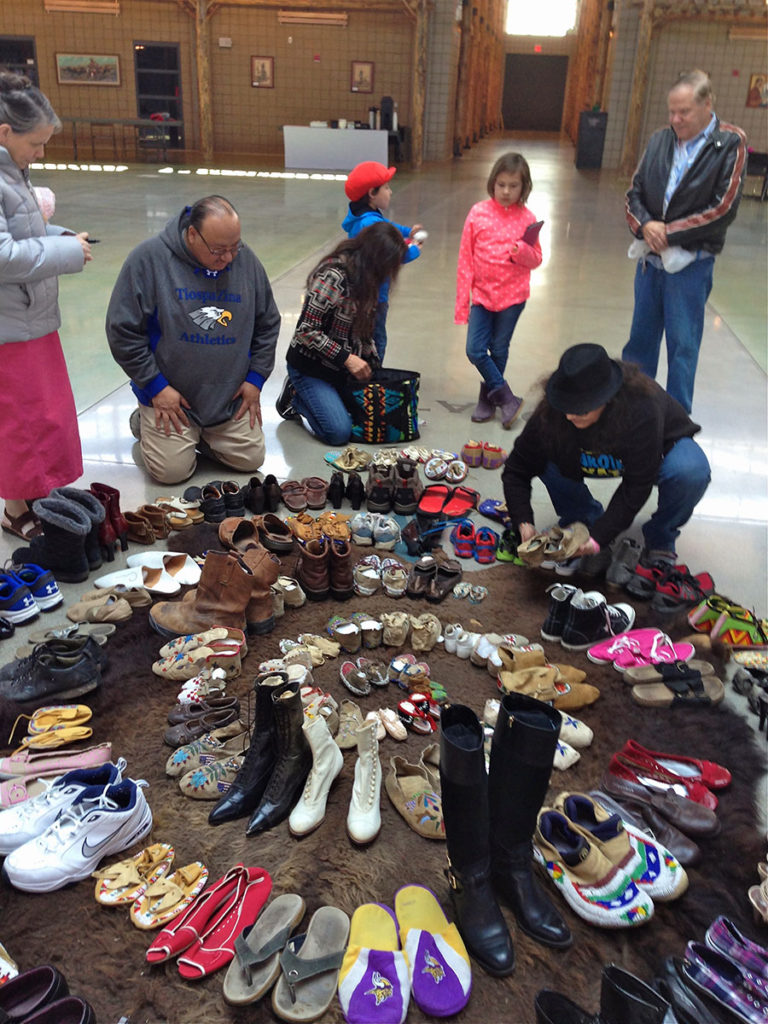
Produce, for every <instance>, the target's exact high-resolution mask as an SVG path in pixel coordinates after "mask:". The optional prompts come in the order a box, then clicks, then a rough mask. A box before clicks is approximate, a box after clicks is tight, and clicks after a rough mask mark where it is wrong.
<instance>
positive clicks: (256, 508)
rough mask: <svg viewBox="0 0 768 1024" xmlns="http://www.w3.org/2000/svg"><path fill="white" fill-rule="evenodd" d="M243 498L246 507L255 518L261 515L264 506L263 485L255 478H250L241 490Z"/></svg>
mask: <svg viewBox="0 0 768 1024" xmlns="http://www.w3.org/2000/svg"><path fill="white" fill-rule="evenodd" d="M243 498H244V500H245V504H246V507H247V508H248V509H249V511H251V512H253V514H254V515H255V516H260V515H262V514H263V512H264V506H265V495H264V484H263V483H262V482H261V480H259V478H258V477H257V476H252V477H251V479H250V480H249V481H248V485H247V486H246V487H244V488H243Z"/></svg>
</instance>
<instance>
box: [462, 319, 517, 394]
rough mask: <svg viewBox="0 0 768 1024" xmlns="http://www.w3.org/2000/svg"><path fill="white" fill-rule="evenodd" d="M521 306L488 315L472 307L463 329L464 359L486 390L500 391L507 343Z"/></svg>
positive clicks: (505, 364) (510, 337) (513, 329)
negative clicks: (474, 368) (464, 340)
mask: <svg viewBox="0 0 768 1024" xmlns="http://www.w3.org/2000/svg"><path fill="white" fill-rule="evenodd" d="M524 309H525V303H524V302H519V303H518V304H517V305H516V306H507V308H506V309H502V310H499V312H498V313H492V312H491V311H490V310H489V309H486V308H485V306H472V307H471V308H470V310H469V326H468V328H467V359H469V361H470V363H472V365H473V366H476V367H477V368H478V370H479V371H480V375H481V376H482V378H483V380H484V381H485V383H486V384H487V386H488V390H489V391H492V390H493V389H494V388H500V387H501V386H502V384H503V383H504V370H505V369H506V368H507V357H508V356H509V343H510V341H511V340H512V335H513V334H514V332H515V327H516V326H517V321H518V320H519V318H520V314H521V313H522V312H523V310H524Z"/></svg>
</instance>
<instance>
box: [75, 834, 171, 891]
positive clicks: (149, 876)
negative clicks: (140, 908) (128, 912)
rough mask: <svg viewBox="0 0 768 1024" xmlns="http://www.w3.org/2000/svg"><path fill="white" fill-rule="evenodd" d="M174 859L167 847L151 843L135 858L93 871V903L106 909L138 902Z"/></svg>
mask: <svg viewBox="0 0 768 1024" xmlns="http://www.w3.org/2000/svg"><path fill="white" fill-rule="evenodd" d="M173 857H174V850H173V847H172V846H171V844H170V843H153V844H152V846H148V847H147V848H146V849H145V850H142V851H141V852H140V853H137V854H136V856H135V857H127V858H126V859H125V860H121V861H118V862H117V864H110V865H109V866H108V867H106V868H99V870H98V871H92V872H91V878H95V879H96V890H95V893H94V897H95V899H96V902H97V903H102V904H103V905H104V906H105V907H119V906H121V905H122V904H125V903H134V902H135V901H136V900H138V899H141V897H142V896H143V895H144V893H145V892H146V890H147V889H148V888H149V886H150V885H152V883H153V882H156V881H157V880H158V879H159V878H162V877H163V876H164V875H167V874H168V872H169V871H170V868H171V864H172V863H173Z"/></svg>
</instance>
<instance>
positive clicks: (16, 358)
mask: <svg viewBox="0 0 768 1024" xmlns="http://www.w3.org/2000/svg"><path fill="white" fill-rule="evenodd" d="M60 128H61V122H60V121H59V119H58V117H57V116H56V114H55V112H54V110H53V108H52V106H51V104H50V102H49V101H48V99H47V97H45V96H44V95H43V93H41V92H40V90H39V89H37V88H35V86H33V85H32V83H31V82H30V81H29V79H28V78H25V77H24V76H22V75H15V74H12V73H10V72H0V314H1V315H0V345H2V351H0V496H2V497H3V498H4V499H5V510H4V514H3V518H2V523H1V524H0V525H2V528H3V530H5V531H6V532H8V533H12V534H14V535H15V536H17V537H21V538H22V539H23V540H26V539H28V538H29V537H32V536H35V535H37V534H38V533H40V524H39V522H38V521H37V518H36V516H35V515H34V513H33V512H32V510H31V508H30V505H29V502H30V501H31V499H33V498H37V497H43V496H45V495H47V494H48V492H49V491H50V490H51V489H52V488H53V487H58V486H60V485H62V484H68V483H71V482H72V481H73V480H76V479H77V478H78V477H79V476H81V474H82V472H83V462H82V451H81V447H80V435H79V433H78V429H77V414H76V411H75V403H74V399H73V397H72V388H71V387H70V383H69V376H68V374H67V366H66V363H65V361H64V354H63V352H62V350H61V342H60V341H59V335H58V327H59V325H60V323H61V317H60V314H59V303H58V294H59V286H58V275H59V274H76V273H79V272H80V271H81V270H82V269H83V266H84V265H85V264H86V263H87V262H88V261H89V260H90V259H91V258H92V257H91V247H90V246H89V244H88V235H87V233H86V232H83V233H81V234H75V233H74V232H71V231H67V230H66V229H64V228H59V227H55V226H53V225H51V224H47V225H46V223H45V219H44V217H43V213H42V211H41V209H40V206H39V205H38V201H37V199H36V198H35V194H34V192H33V189H32V186H31V185H30V182H29V165H30V163H31V162H32V161H33V160H39V159H40V158H41V157H42V155H43V150H44V147H45V144H46V143H47V142H48V140H49V139H50V137H51V135H53V133H54V132H55V131H58V130H59V129H60ZM22 410H23V416H22Z"/></svg>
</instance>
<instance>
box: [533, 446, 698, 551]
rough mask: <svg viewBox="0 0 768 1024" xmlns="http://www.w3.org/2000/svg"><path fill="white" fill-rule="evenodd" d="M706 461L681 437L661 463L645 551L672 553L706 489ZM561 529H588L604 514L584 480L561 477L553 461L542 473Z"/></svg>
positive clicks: (647, 528)
mask: <svg viewBox="0 0 768 1024" xmlns="http://www.w3.org/2000/svg"><path fill="white" fill-rule="evenodd" d="M709 480H710V470H709V462H708V461H707V457H706V455H705V454H704V452H703V451H702V450H701V448H699V446H698V445H697V444H696V442H695V441H694V440H693V438H690V437H683V438H681V439H680V440H679V441H676V442H675V444H674V445H673V446H672V447H671V448H670V450H669V452H667V454H666V456H665V457H664V458H663V459H662V460H661V466H660V467H659V473H658V476H657V478H656V485H657V486H658V489H659V504H658V507H657V509H656V511H655V512H654V513H653V515H652V516H651V518H650V519H649V520H648V522H647V523H645V524H644V525H643V537H644V538H645V547H646V549H647V550H648V551H674V550H675V541H676V540H677V538H678V537H679V536H680V527H681V526H684V525H685V524H686V523H687V522H688V520H689V519H690V518H691V516H692V515H693V510H694V508H695V507H696V506H697V505H698V503H699V502H700V501H701V499H702V497H703V496H704V492H705V491H706V489H707V487H708V486H709ZM541 481H542V483H543V484H544V486H545V487H546V488H547V491H548V492H549V497H550V498H551V499H552V504H553V505H554V507H555V512H557V514H558V516H559V521H560V525H561V526H567V525H569V524H570V523H575V522H577V521H578V522H581V523H584V524H585V525H586V526H589V527H591V526H592V525H593V524H594V523H595V522H596V521H597V520H598V519H599V518H600V516H601V515H602V514H603V506H602V505H601V504H600V502H599V501H597V499H596V498H593V497H592V495H591V493H590V491H589V488H588V487H587V485H586V483H585V482H584V481H583V480H570V479H569V478H568V477H565V476H563V474H562V473H561V472H560V470H559V469H558V468H557V466H556V465H555V464H554V462H550V463H548V465H547V468H546V469H545V470H544V472H543V473H542V474H541Z"/></svg>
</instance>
